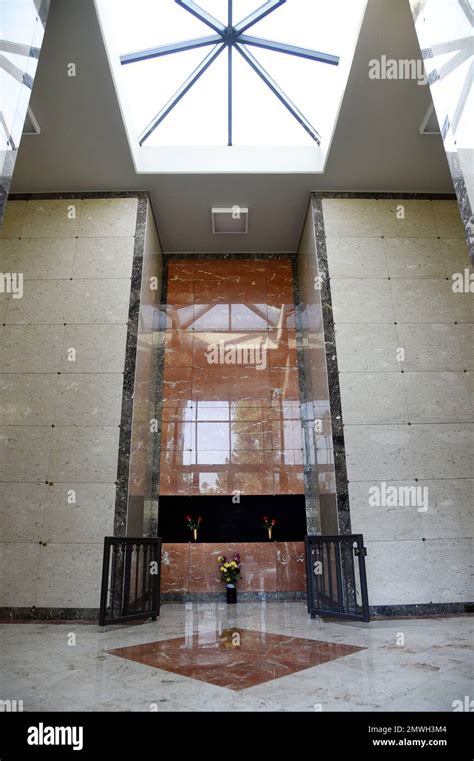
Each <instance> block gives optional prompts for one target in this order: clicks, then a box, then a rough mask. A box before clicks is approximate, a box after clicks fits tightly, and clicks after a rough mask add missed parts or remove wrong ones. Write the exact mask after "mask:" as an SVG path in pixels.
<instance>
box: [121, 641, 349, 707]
mask: <svg viewBox="0 0 474 761" xmlns="http://www.w3.org/2000/svg"><path fill="white" fill-rule="evenodd" d="M363 649H364V648H361V647H356V646H354V645H341V644H338V643H335V642H323V641H321V640H313V639H306V638H303V637H288V636H286V635H282V634H271V633H270V632H266V631H265V632H262V631H255V630H252V629H242V628H240V627H231V628H227V629H224V630H223V631H221V632H218V631H212V630H209V631H208V632H205V633H204V632H196V633H193V632H189V633H187V634H186V636H185V637H176V638H174V639H168V640H161V641H157V642H148V643H146V644H142V645H132V646H130V647H120V648H115V649H113V650H108V651H107V652H108V653H110V654H112V655H116V656H118V657H120V658H127V659H129V660H132V661H136V662H137V663H142V664H145V665H147V666H153V667H154V668H157V669H162V670H163V671H168V672H172V673H175V674H181V675H182V676H187V677H190V678H192V679H199V680H200V681H202V682H207V683H209V684H214V685H217V686H218V687H225V688H227V689H230V690H244V689H247V688H249V687H255V686H256V685H259V684H263V683H264V682H268V681H270V680H273V679H278V678H280V677H284V676H289V675H290V674H294V673H295V672H298V671H302V670H304V669H309V668H312V667H313V666H319V665H320V664H322V663H327V662H328V661H332V660H334V659H336V658H342V657H344V656H347V655H351V654H353V653H358V652H360V651H361V650H363ZM224 695H225V694H224ZM223 700H224V704H225V697H224V698H223Z"/></svg>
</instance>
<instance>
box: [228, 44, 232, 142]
mask: <svg viewBox="0 0 474 761" xmlns="http://www.w3.org/2000/svg"><path fill="white" fill-rule="evenodd" d="M227 145H232V45H228V46H227Z"/></svg>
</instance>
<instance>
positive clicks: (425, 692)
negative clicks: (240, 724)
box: [0, 602, 473, 712]
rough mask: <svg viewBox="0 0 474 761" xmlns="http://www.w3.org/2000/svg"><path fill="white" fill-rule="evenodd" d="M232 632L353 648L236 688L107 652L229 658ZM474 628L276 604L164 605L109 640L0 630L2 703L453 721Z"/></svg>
mask: <svg viewBox="0 0 474 761" xmlns="http://www.w3.org/2000/svg"><path fill="white" fill-rule="evenodd" d="M235 627H237V628H238V629H244V630H246V631H247V630H250V631H253V632H259V633H261V634H262V635H264V634H265V635H268V634H271V635H276V636H279V637H280V638H283V637H289V638H301V639H303V640H310V641H313V642H314V643H315V646H316V649H317V648H318V647H319V646H318V645H317V644H316V641H318V642H320V643H321V642H322V643H328V644H330V645H331V646H334V645H346V646H349V647H352V648H354V647H355V648H360V650H358V651H356V652H353V653H352V654H351V655H345V656H344V657H339V658H333V659H332V660H327V661H326V662H325V663H320V664H319V665H314V666H310V667H307V668H304V669H303V670H301V671H297V670H296V671H294V672H293V673H289V674H287V675H285V676H283V675H282V676H278V677H276V678H274V679H270V680H268V681H264V682H262V683H260V684H256V685H255V686H253V687H247V688H244V689H240V690H235V689H229V688H227V687H222V686H219V685H216V684H212V683H211V682H203V681H201V680H199V679H195V678H190V677H189V676H186V675H185V674H180V673H176V672H174V673H173V672H171V671H169V670H165V669H164V668H163V667H160V668H156V667H155V666H149V665H147V664H146V663H140V662H138V661H132V660H130V659H129V658H117V657H116V656H115V655H111V654H110V653H109V651H110V650H114V649H117V648H130V647H134V646H137V645H145V646H146V645H148V644H150V643H156V642H162V643H165V642H167V641H170V640H176V639H178V638H179V639H181V638H184V639H186V640H187V641H190V642H192V641H193V640H195V641H197V640H200V641H203V642H205V641H206V640H208V639H209V641H211V642H212V641H214V642H215V641H216V637H217V636H222V637H223V638H224V639H223V641H222V643H221V644H222V647H223V650H222V653H223V657H224V658H225V657H226V652H227V650H226V648H227V647H228V645H229V642H228V632H229V630H232V631H235ZM472 630H473V622H472V617H468V616H465V617H457V618H448V617H446V618H427V619H399V620H385V621H373V622H372V623H370V624H359V623H350V622H347V623H328V622H324V621H320V620H318V619H316V620H311V618H310V617H309V616H308V614H307V612H306V606H305V605H304V604H303V603H279V602H275V603H266V604H265V603H238V604H237V605H226V604H225V603H216V604H210V603H185V604H181V603H180V604H176V603H173V604H167V605H164V606H163V607H162V612H161V616H160V618H159V619H158V621H156V622H155V623H151V622H150V623H146V624H143V625H140V626H116V627H110V628H107V630H106V631H103V630H100V629H99V627H98V626H96V625H92V624H77V623H75V622H72V621H69V622H68V623H65V624H46V623H32V624H3V625H0V700H6V699H17V700H20V699H21V700H23V702H24V710H25V711H37V710H39V711H44V710H51V711H156V710H158V711H159V712H162V711H222V710H225V711H227V712H229V711H315V710H318V711H321V710H322V711H452V710H453V701H454V700H464V696H465V695H472V640H473V637H472V634H473V631H472ZM226 632H227V633H226ZM71 635H74V637H72V636H71ZM400 635H403V637H401V636H400Z"/></svg>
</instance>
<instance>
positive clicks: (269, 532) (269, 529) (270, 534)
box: [267, 526, 273, 539]
mask: <svg viewBox="0 0 474 761" xmlns="http://www.w3.org/2000/svg"><path fill="white" fill-rule="evenodd" d="M272 530H273V526H270V527H269V528H267V531H268V538H269V539H271V538H272Z"/></svg>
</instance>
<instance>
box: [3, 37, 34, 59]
mask: <svg viewBox="0 0 474 761" xmlns="http://www.w3.org/2000/svg"><path fill="white" fill-rule="evenodd" d="M0 50H3V51H4V52H5V53H14V54H15V55H24V56H27V57H28V58H39V54H40V49H39V48H34V47H31V46H30V45H24V44H23V43H21V42H12V41H11V40H0Z"/></svg>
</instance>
